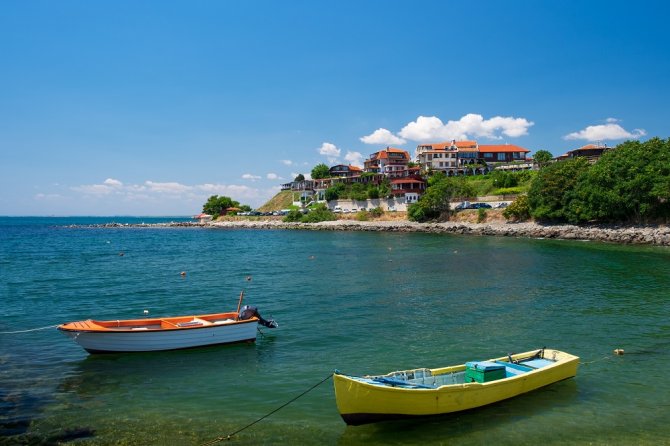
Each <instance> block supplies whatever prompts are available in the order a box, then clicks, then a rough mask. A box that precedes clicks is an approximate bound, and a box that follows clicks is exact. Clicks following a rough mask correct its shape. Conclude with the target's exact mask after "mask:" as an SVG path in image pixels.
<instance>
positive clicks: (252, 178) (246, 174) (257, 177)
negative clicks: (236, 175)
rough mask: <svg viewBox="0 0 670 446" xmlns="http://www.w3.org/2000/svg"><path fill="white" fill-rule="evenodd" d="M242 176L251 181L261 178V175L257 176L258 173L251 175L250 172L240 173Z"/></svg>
mask: <svg viewBox="0 0 670 446" xmlns="http://www.w3.org/2000/svg"><path fill="white" fill-rule="evenodd" d="M242 178H243V179H245V180H251V181H256V180H260V179H261V177H259V176H258V175H252V174H250V173H245V174H244V175H242Z"/></svg>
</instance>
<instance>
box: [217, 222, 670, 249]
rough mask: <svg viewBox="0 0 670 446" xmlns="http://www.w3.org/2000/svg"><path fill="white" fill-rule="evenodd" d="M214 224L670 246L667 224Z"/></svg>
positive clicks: (261, 227)
mask: <svg viewBox="0 0 670 446" xmlns="http://www.w3.org/2000/svg"><path fill="white" fill-rule="evenodd" d="M204 226H206V227H212V228H249V229H302V230H313V231H315V230H316V231H387V232H425V233H432V234H443V233H450V234H465V235H489V236H504V237H525V238H547V239H563V240H593V241H601V242H610V243H621V244H645V245H659V246H670V227H667V226H574V225H541V224H537V223H465V222H445V223H415V222H410V221H353V220H337V221H326V222H321V223H285V222H280V221H223V222H221V221H220V222H212V223H207V224H205V225H204Z"/></svg>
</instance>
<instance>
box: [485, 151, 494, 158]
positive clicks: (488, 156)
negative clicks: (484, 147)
mask: <svg viewBox="0 0 670 446" xmlns="http://www.w3.org/2000/svg"><path fill="white" fill-rule="evenodd" d="M484 158H493V154H492V153H490V152H487V153H485V154H484Z"/></svg>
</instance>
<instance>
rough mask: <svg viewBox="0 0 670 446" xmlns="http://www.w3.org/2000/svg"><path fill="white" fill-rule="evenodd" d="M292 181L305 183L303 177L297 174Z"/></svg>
mask: <svg viewBox="0 0 670 446" xmlns="http://www.w3.org/2000/svg"><path fill="white" fill-rule="evenodd" d="M293 181H305V175H303V174H301V173H299V174H298V176H296V177H295V179H294V180H293Z"/></svg>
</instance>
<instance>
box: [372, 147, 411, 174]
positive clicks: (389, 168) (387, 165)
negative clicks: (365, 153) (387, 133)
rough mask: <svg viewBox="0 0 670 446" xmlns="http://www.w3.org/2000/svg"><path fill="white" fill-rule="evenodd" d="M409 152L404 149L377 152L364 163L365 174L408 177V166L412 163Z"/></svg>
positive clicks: (388, 149)
mask: <svg viewBox="0 0 670 446" xmlns="http://www.w3.org/2000/svg"><path fill="white" fill-rule="evenodd" d="M410 161H411V160H410V156H409V152H407V151H406V150H403V149H395V148H392V147H387V148H386V149H384V150H380V151H379V152H375V153H373V154H371V155H370V157H369V158H368V159H366V160H365V161H364V163H363V164H364V167H363V170H365V172H372V173H381V174H384V175H386V176H388V177H405V176H407V175H408V174H407V169H408V164H409V162H410Z"/></svg>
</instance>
